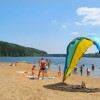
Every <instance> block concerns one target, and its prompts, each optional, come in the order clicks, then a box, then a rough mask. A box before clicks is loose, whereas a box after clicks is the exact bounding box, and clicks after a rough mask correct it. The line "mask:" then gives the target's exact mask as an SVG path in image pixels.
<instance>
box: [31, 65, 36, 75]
mask: <svg viewBox="0 0 100 100" xmlns="http://www.w3.org/2000/svg"><path fill="white" fill-rule="evenodd" d="M35 67H36V66H35V65H33V68H32V76H34V74H35V70H36V69H35Z"/></svg>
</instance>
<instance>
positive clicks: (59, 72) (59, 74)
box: [58, 66, 61, 77]
mask: <svg viewBox="0 0 100 100" xmlns="http://www.w3.org/2000/svg"><path fill="white" fill-rule="evenodd" d="M60 76H61V66H59V71H58V77H60Z"/></svg>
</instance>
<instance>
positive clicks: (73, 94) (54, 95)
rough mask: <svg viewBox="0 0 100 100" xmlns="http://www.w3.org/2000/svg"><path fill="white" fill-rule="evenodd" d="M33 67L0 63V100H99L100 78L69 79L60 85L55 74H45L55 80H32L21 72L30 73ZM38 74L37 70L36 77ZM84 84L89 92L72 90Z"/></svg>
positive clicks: (74, 77)
mask: <svg viewBox="0 0 100 100" xmlns="http://www.w3.org/2000/svg"><path fill="white" fill-rule="evenodd" d="M32 66H33V65H32V64H29V63H25V62H18V63H17V65H16V66H9V63H3V62H1V63H0V100H100V78H91V77H86V76H76V75H71V76H69V77H68V79H67V80H66V81H65V83H62V77H63V75H62V76H61V77H57V72H53V71H48V74H49V76H53V77H55V78H54V79H48V80H46V79H44V80H31V79H29V78H27V77H25V74H22V73H19V72H22V71H24V72H25V71H26V72H31V68H32ZM37 74H38V67H37V68H36V72H35V75H36V76H37ZM82 81H84V82H85V83H86V85H87V87H88V88H89V89H87V90H85V89H73V88H72V87H73V86H77V85H80V84H81V82H82Z"/></svg>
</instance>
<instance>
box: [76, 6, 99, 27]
mask: <svg viewBox="0 0 100 100" xmlns="http://www.w3.org/2000/svg"><path fill="white" fill-rule="evenodd" d="M76 13H77V14H78V15H79V16H83V19H82V21H81V22H76V23H75V24H76V25H81V24H82V25H92V26H96V25H100V8H88V7H81V8H78V9H77V11H76Z"/></svg>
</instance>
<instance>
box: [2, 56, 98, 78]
mask: <svg viewBox="0 0 100 100" xmlns="http://www.w3.org/2000/svg"><path fill="white" fill-rule="evenodd" d="M41 58H42V57H0V62H23V61H25V62H28V63H34V64H36V65H37V63H38V62H39V60H40V59H41ZM43 58H47V59H50V60H51V62H52V63H51V66H50V69H51V70H53V71H56V72H57V71H58V66H59V65H60V66H62V72H63V69H64V66H65V59H66V58H65V57H43ZM82 64H84V65H85V67H84V69H83V73H82V75H83V76H86V75H87V73H86V69H87V68H90V71H91V72H90V76H91V77H95V78H100V58H86V57H83V58H81V59H80V61H79V62H78V64H77V73H76V74H77V75H80V68H79V67H80V66H81V65H82ZM92 64H94V65H95V70H94V71H92V68H91V65H92ZM72 74H74V73H72Z"/></svg>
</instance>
